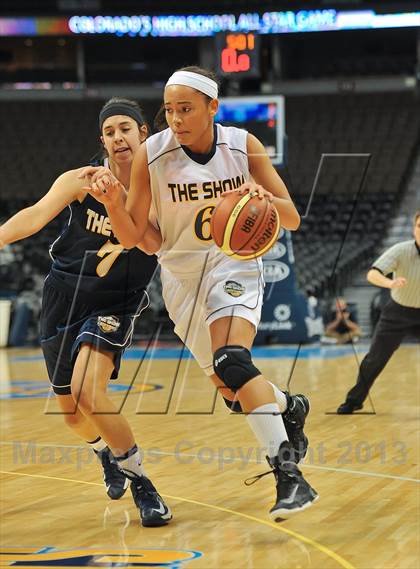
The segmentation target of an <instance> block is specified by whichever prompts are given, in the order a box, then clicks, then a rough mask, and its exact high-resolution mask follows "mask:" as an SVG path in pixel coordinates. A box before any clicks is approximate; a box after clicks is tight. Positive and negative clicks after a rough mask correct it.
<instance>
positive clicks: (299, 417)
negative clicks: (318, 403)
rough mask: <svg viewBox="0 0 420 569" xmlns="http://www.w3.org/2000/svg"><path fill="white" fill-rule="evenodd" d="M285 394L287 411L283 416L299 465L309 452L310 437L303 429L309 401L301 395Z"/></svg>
mask: <svg viewBox="0 0 420 569" xmlns="http://www.w3.org/2000/svg"><path fill="white" fill-rule="evenodd" d="M285 394H286V397H287V410H286V411H285V412H284V413H283V414H282V417H283V422H284V427H285V429H286V432H287V436H288V437H289V441H290V442H291V444H292V446H293V448H294V450H295V453H296V456H295V458H296V460H295V462H297V463H299V462H301V460H303V459H304V458H305V455H306V452H307V450H308V437H307V436H306V435H305V433H304V432H303V427H304V426H305V420H306V417H307V416H308V413H309V409H310V405H309V400H308V399H307V397H305V396H304V395H302V394H300V393H299V394H298V395H289V394H288V392H287V391H285Z"/></svg>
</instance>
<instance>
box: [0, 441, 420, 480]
mask: <svg viewBox="0 0 420 569" xmlns="http://www.w3.org/2000/svg"><path fill="white" fill-rule="evenodd" d="M30 442H31V441H0V445H9V446H12V445H15V444H24V443H28V444H30ZM35 445H36V446H37V447H54V448H57V447H58V448H59V447H63V448H77V449H87V448H88V447H87V446H84V445H65V444H57V443H35ZM142 448H143V450H145V451H147V450H148V449H147V448H145V447H142ZM150 454H151V455H152V456H153V455H162V456H180V457H182V456H189V457H191V458H197V459H199V456H198V454H195V453H190V452H178V453H175V452H169V451H163V450H153V451H152V452H151V453H150ZM220 458H223V456H221V455H220V454H218V455H215V456H214V460H215V461H216V462H217V461H218V459H220ZM229 461H230V462H225V464H231V462H243V460H242V459H241V458H233V459H229ZM219 462H220V461H219ZM247 463H252V464H265V463H264V462H259V461H258V460H255V459H248V460H247ZM299 467H300V468H314V469H315V470H327V471H329V472H344V473H345V474H354V475H356V476H371V477H373V478H388V479H390V480H400V481H402V482H414V483H415V484H420V479H419V478H410V477H409V476H397V475H395V474H382V473H381V472H370V471H369V470H367V471H363V470H352V469H351V468H334V467H333V466H319V465H317V464H305V462H303V463H301V464H299Z"/></svg>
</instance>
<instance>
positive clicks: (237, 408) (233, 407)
mask: <svg viewBox="0 0 420 569" xmlns="http://www.w3.org/2000/svg"><path fill="white" fill-rule="evenodd" d="M223 401H224V402H225V405H226V407H227V408H228V409H229V410H230V411H232V412H233V413H242V407H241V404H240V403H239V401H229V399H226V397H223Z"/></svg>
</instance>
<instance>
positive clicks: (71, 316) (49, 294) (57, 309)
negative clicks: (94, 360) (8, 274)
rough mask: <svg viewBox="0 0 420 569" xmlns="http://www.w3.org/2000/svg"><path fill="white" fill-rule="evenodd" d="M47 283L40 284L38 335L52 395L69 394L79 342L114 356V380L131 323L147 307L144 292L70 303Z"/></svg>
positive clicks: (67, 297)
mask: <svg viewBox="0 0 420 569" xmlns="http://www.w3.org/2000/svg"><path fill="white" fill-rule="evenodd" d="M51 280H52V279H51V278H50V277H48V278H47V280H46V281H45V285H44V293H43V298H42V309H41V317H40V336H41V348H42V351H43V353H44V358H45V362H46V365H47V370H48V377H49V379H50V381H51V384H52V386H53V390H54V392H55V393H56V394H57V395H69V394H71V378H72V374H73V366H74V362H75V359H76V357H77V354H78V351H79V349H80V346H81V344H83V343H85V344H92V345H93V346H95V348H97V349H99V350H101V351H106V352H113V353H114V354H115V356H114V371H113V372H112V375H111V379H117V377H118V371H119V368H120V363H121V357H122V355H123V353H124V350H125V349H126V348H128V346H129V345H130V344H131V339H132V336H133V330H134V323H135V320H136V318H137V317H138V316H139V315H140V314H141V312H142V311H143V310H144V309H145V308H147V306H148V305H149V296H148V294H147V292H146V291H145V290H139V291H135V292H132V293H130V294H129V295H128V296H127V295H126V296H125V297H124V296H123V294H121V298H118V297H117V298H115V300H114V301H113V302H112V303H110V302H108V303H107V304H106V305H105V304H104V305H102V306H101V305H93V304H92V303H91V302H89V303H87V302H86V300H83V301H79V300H77V298H76V301H75V302H74V304H73V299H72V297H71V296H70V295H68V293H66V292H63V291H62V290H60V289H59V288H57V287H56V286H54V284H53V283H52V282H51ZM93 296H94V295H93Z"/></svg>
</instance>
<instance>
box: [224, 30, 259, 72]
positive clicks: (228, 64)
mask: <svg viewBox="0 0 420 569" xmlns="http://www.w3.org/2000/svg"><path fill="white" fill-rule="evenodd" d="M216 57H217V70H218V73H219V74H220V75H224V76H229V75H232V76H233V75H235V76H238V77H259V76H260V36H259V35H258V34H256V33H254V32H248V33H242V32H241V33H230V32H229V33H221V34H217V35H216Z"/></svg>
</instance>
